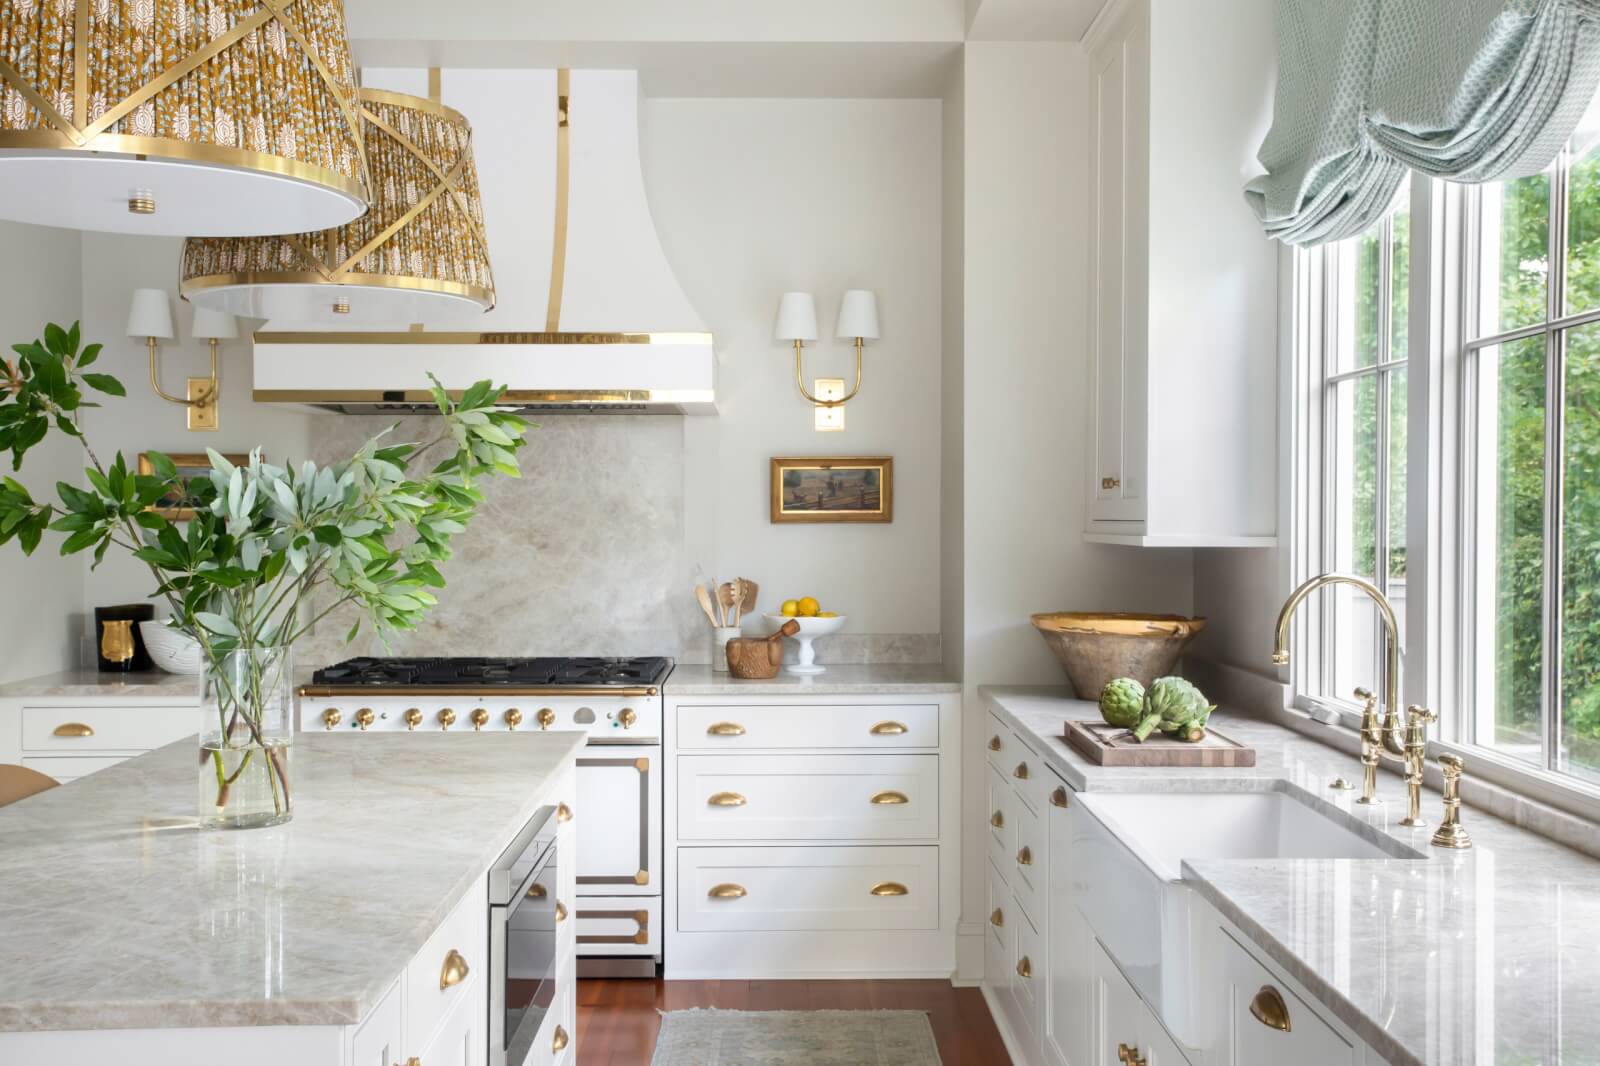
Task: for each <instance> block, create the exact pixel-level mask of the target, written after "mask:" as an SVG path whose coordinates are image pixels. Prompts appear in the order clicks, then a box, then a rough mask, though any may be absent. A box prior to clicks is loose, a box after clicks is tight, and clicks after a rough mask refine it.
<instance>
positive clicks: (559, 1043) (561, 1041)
mask: <svg viewBox="0 0 1600 1066" xmlns="http://www.w3.org/2000/svg"><path fill="white" fill-rule="evenodd" d="M566 1046H567V1031H566V1030H565V1029H563V1028H561V1026H559V1025H558V1026H556V1035H555V1036H553V1037H551V1038H550V1050H551V1051H560V1050H561V1049H562V1048H564V1047H566Z"/></svg>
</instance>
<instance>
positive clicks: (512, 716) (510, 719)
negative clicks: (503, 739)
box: [500, 707, 522, 730]
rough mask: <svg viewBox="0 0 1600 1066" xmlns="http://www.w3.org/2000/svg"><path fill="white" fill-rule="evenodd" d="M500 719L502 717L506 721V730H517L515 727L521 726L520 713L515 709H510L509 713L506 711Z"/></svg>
mask: <svg viewBox="0 0 1600 1066" xmlns="http://www.w3.org/2000/svg"><path fill="white" fill-rule="evenodd" d="M500 717H502V718H504V719H505V720H506V728H507V729H513V730H514V729H516V728H517V726H519V725H521V724H522V712H521V711H519V710H517V709H516V708H515V707H513V708H511V709H510V710H509V711H507V712H506V713H505V714H503V715H501V716H500Z"/></svg>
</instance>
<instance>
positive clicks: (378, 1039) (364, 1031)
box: [350, 981, 406, 1066]
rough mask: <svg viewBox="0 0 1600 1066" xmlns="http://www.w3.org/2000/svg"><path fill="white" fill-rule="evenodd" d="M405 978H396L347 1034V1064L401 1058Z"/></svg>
mask: <svg viewBox="0 0 1600 1066" xmlns="http://www.w3.org/2000/svg"><path fill="white" fill-rule="evenodd" d="M404 986H405V982H404V981H396V982H395V983H394V986H393V987H392V988H390V989H389V991H388V993H387V994H386V995H385V996H384V997H383V999H381V1000H379V1001H378V1005H377V1006H376V1007H374V1008H373V1009H372V1011H371V1013H369V1014H368V1015H367V1020H366V1021H364V1022H362V1023H361V1028H359V1029H357V1030H356V1031H355V1035H354V1036H352V1037H351V1038H350V1064H351V1066H396V1064H397V1063H403V1062H405V1055H404V1054H402V1053H401V1047H402V1045H403V1044H404V1041H405V1032H406V1015H405V987H404Z"/></svg>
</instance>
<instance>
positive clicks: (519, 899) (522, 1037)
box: [489, 807, 559, 1066]
mask: <svg viewBox="0 0 1600 1066" xmlns="http://www.w3.org/2000/svg"><path fill="white" fill-rule="evenodd" d="M558 869H559V856H558V855H557V853H556V818H555V808H554V807H541V808H539V810H538V812H537V813H536V814H535V815H534V816H533V818H532V819H530V820H529V822H528V824H527V826H525V827H524V828H523V830H522V832H520V833H518V834H517V838H516V840H514V841H512V844H511V846H510V847H509V848H507V849H506V851H505V854H503V855H502V856H500V859H499V861H497V862H496V863H495V864H494V866H493V867H491V868H490V870H489V1066H523V1063H525V1062H527V1061H528V1060H529V1058H530V1057H531V1053H532V1049H533V1045H534V1037H536V1036H537V1035H538V1033H539V1029H540V1027H541V1026H542V1025H543V1024H544V1019H545V1015H546V1014H548V1013H549V1011H550V1007H551V1005H552V1002H553V1001H554V999H555V991H556V936H557V933H556V926H557V923H556V886H557V883H558V882H557V880H556V877H557V871H558Z"/></svg>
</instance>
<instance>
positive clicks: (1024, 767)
mask: <svg viewBox="0 0 1600 1066" xmlns="http://www.w3.org/2000/svg"><path fill="white" fill-rule="evenodd" d="M1011 776H1012V777H1014V778H1016V779H1017V780H1018V781H1026V780H1027V779H1028V764H1027V763H1025V762H1019V763H1017V768H1016V769H1015V770H1013V771H1011Z"/></svg>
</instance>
